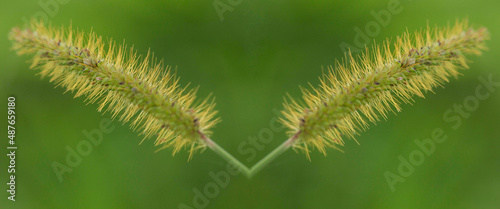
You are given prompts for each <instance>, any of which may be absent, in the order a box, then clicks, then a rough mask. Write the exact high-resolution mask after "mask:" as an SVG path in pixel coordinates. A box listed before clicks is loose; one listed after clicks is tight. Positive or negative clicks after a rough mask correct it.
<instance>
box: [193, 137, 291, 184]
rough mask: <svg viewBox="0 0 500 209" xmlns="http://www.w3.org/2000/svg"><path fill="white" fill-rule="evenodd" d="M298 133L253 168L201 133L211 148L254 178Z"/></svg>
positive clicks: (289, 144)
mask: <svg viewBox="0 0 500 209" xmlns="http://www.w3.org/2000/svg"><path fill="white" fill-rule="evenodd" d="M298 134H299V133H297V134H295V135H294V136H293V137H291V138H289V139H288V140H286V141H285V142H283V143H282V144H281V145H280V146H279V147H277V148H276V149H274V150H273V151H272V152H270V153H269V154H268V155H266V156H265V157H264V158H262V159H261V160H260V161H259V162H257V163H256V164H255V165H254V166H252V167H251V168H248V167H247V166H246V165H245V164H243V163H242V162H240V161H239V160H238V159H236V158H235V157H234V156H233V155H231V154H230V153H229V152H227V151H226V150H225V149H224V148H222V147H220V146H219V145H218V144H217V143H215V142H214V141H212V140H211V139H210V138H208V137H206V136H205V135H203V134H202V135H201V137H202V139H203V140H204V141H205V143H206V144H207V146H208V148H210V149H211V150H212V151H214V152H215V153H217V154H218V155H219V156H221V157H222V158H224V159H225V160H226V161H227V162H228V163H231V164H232V165H233V166H235V167H237V168H238V169H239V170H240V172H241V173H243V174H244V175H245V176H246V177H248V178H252V177H253V176H254V175H255V174H257V173H258V172H259V171H261V170H262V169H263V168H264V167H265V166H267V165H268V164H269V163H271V162H272V161H273V160H274V159H276V157H278V156H280V155H281V154H283V153H284V152H285V151H286V150H288V148H290V147H291V146H292V145H293V143H294V142H295V140H296V139H297V137H298Z"/></svg>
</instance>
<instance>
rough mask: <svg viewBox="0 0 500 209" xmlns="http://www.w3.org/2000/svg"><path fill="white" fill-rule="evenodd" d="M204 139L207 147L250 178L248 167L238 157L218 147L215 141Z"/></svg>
mask: <svg viewBox="0 0 500 209" xmlns="http://www.w3.org/2000/svg"><path fill="white" fill-rule="evenodd" d="M204 140H205V141H206V142H207V146H208V148H210V149H211V150H212V151H214V152H215V153H217V154H218V155H219V156H221V157H222V158H224V159H225V160H226V161H227V162H228V163H231V164H233V166H236V167H237V168H238V169H239V170H240V172H242V173H243V174H244V175H245V176H246V177H248V178H250V177H251V175H250V169H248V167H247V166H245V165H244V164H243V163H241V162H240V161H239V160H238V159H236V158H235V157H234V156H233V155H231V154H230V153H229V152H227V151H226V150H225V149H224V148H222V147H220V146H219V145H218V144H217V143H215V142H214V141H212V140H211V139H209V138H204Z"/></svg>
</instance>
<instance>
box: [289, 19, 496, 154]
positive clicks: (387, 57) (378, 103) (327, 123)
mask: <svg viewBox="0 0 500 209" xmlns="http://www.w3.org/2000/svg"><path fill="white" fill-rule="evenodd" d="M487 38H488V32H487V30H486V29H485V28H481V29H478V30H474V29H472V28H469V26H468V25H467V21H462V22H459V21H457V23H456V24H455V26H453V27H447V28H444V29H440V28H434V29H430V28H429V27H427V30H426V31H423V32H422V31H420V32H415V34H413V35H411V34H408V33H405V34H404V35H403V36H402V37H398V38H397V39H396V42H395V43H394V46H393V47H391V44H390V42H389V41H386V42H385V44H383V45H382V47H379V46H377V45H374V46H373V47H372V49H371V50H372V51H370V50H369V49H366V52H364V53H363V54H362V55H360V56H359V57H357V59H354V58H353V56H352V54H351V53H348V54H347V55H346V58H345V60H344V61H343V62H342V63H339V62H337V65H336V68H335V69H333V68H332V67H330V68H329V72H328V73H327V74H325V75H323V77H322V78H321V79H320V81H321V84H320V86H319V88H312V90H307V89H303V100H304V101H303V102H296V101H295V100H293V99H290V100H289V101H287V102H285V104H284V106H285V110H284V111H283V114H284V118H282V120H281V121H282V122H283V123H284V124H285V125H286V126H287V127H288V128H289V132H288V133H289V135H290V136H291V137H293V139H294V140H295V143H294V147H295V148H299V149H302V150H305V152H306V153H307V156H308V157H309V154H308V153H309V148H310V147H315V148H317V149H318V150H319V151H320V152H322V153H325V148H326V147H333V148H338V146H342V145H344V140H343V138H344V137H345V136H347V137H349V138H353V137H354V135H357V134H358V132H359V131H363V130H365V129H366V128H367V127H368V121H369V122H371V123H375V122H376V121H378V120H379V118H380V116H381V117H383V118H386V116H387V113H388V112H389V111H394V110H393V109H395V110H396V111H400V107H399V104H401V103H409V102H411V101H412V96H414V95H417V96H420V97H424V93H425V92H427V91H432V88H434V87H436V86H441V85H442V84H443V83H445V82H448V78H449V77H457V75H459V74H460V73H459V70H460V69H464V68H467V67H468V66H467V64H466V58H465V55H468V54H480V50H481V49H485V46H484V40H485V39H487ZM391 48H392V49H391Z"/></svg>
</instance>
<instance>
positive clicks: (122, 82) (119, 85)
mask: <svg viewBox="0 0 500 209" xmlns="http://www.w3.org/2000/svg"><path fill="white" fill-rule="evenodd" d="M9 39H10V40H12V41H13V49H14V50H16V51H17V53H18V54H20V55H21V54H32V55H34V57H33V59H32V65H31V68H33V69H36V70H40V73H39V74H40V75H41V77H42V78H44V77H50V82H55V83H56V84H57V86H62V87H64V88H66V89H67V91H71V92H74V93H75V97H79V96H82V95H84V96H86V101H88V102H89V103H94V102H96V101H98V103H99V108H98V110H99V111H101V110H102V109H103V108H105V107H106V111H107V110H109V111H110V112H111V113H112V116H113V118H115V117H119V120H120V121H122V122H124V123H125V122H127V121H130V122H131V128H132V129H134V130H135V129H138V130H139V131H140V133H141V134H143V135H144V136H145V137H144V139H146V138H148V137H151V136H156V141H155V145H157V146H160V149H159V150H161V149H163V148H166V147H173V153H174V154H175V153H176V152H178V151H179V150H180V149H181V148H183V147H185V148H188V149H189V152H190V157H191V155H192V154H193V152H194V151H195V150H198V149H200V148H204V147H206V145H207V144H206V142H205V141H204V139H206V137H207V136H208V135H210V133H211V132H210V130H209V129H210V128H212V127H213V126H214V125H215V124H216V123H217V122H218V121H219V119H218V118H215V115H216V111H215V110H214V106H215V104H214V103H213V100H212V99H208V98H207V99H205V100H203V101H200V102H195V93H196V90H195V89H191V90H190V89H188V88H187V86H186V87H183V88H181V87H180V85H179V78H178V77H177V76H176V75H175V74H173V73H172V72H171V71H170V69H169V68H168V67H164V66H163V64H162V62H159V63H158V64H157V63H156V59H155V58H154V57H153V56H152V55H151V54H150V53H148V54H147V55H146V56H145V57H141V56H139V55H137V54H136V52H135V51H134V50H133V49H132V48H130V49H127V47H126V46H117V45H116V43H115V42H114V41H110V42H109V45H108V46H105V43H104V42H103V40H102V38H101V37H100V36H97V35H96V34H95V33H93V32H91V33H90V34H88V35H86V34H84V33H82V32H74V31H73V30H72V29H71V27H70V28H68V29H65V28H60V29H55V28H53V27H50V26H45V25H44V24H43V22H39V21H32V22H31V24H30V25H29V26H28V27H26V28H25V29H19V28H14V29H12V31H11V32H10V34H9ZM127 51H128V52H127ZM144 139H143V140H144Z"/></svg>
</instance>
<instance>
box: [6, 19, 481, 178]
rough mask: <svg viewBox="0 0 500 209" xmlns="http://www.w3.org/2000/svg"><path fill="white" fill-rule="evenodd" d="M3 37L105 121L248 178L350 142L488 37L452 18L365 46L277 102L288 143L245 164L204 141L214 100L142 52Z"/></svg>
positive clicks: (48, 31) (79, 38) (29, 32)
mask: <svg viewBox="0 0 500 209" xmlns="http://www.w3.org/2000/svg"><path fill="white" fill-rule="evenodd" d="M9 38H10V39H11V40H12V41H13V42H14V46H13V48H14V50H16V51H17V52H18V53H19V54H34V58H33V59H32V65H31V68H34V69H39V70H40V74H41V76H42V77H45V76H48V77H51V79H50V81H51V82H52V81H55V82H56V83H57V85H60V86H63V87H65V88H66V89H67V90H68V91H72V92H74V91H76V93H75V97H77V96H82V95H84V96H86V98H87V100H88V101H89V103H93V102H96V101H99V103H100V105H99V110H101V109H103V108H105V107H107V110H109V111H110V112H112V115H113V117H118V116H119V120H120V121H123V122H128V121H131V125H132V127H133V129H138V130H139V131H140V132H141V133H142V134H143V135H144V136H145V138H149V137H151V136H156V140H155V145H157V146H160V149H164V148H167V147H173V154H175V153H176V152H178V151H179V150H181V149H182V148H187V149H188V150H189V153H190V155H189V158H191V157H192V155H193V153H194V152H196V151H197V150H203V149H204V148H206V147H208V148H209V149H211V150H213V151H215V152H216V153H217V154H219V155H220V156H221V157H223V158H224V159H225V160H227V161H228V162H230V163H232V164H233V165H234V166H236V167H238V168H239V169H240V171H242V172H243V174H245V175H246V176H248V177H251V176H253V175H254V174H256V173H257V172H258V171H260V170H261V169H262V168H264V167H265V166H266V165H267V164H268V163H270V162H272V160H274V159H275V158H276V157H277V156H279V155H280V154H281V153H283V152H285V151H286V150H288V149H289V148H291V147H293V148H295V149H298V150H303V151H304V153H306V156H307V157H308V158H310V156H309V153H310V150H311V149H317V150H319V151H320V152H322V153H323V154H326V149H327V148H328V147H332V148H336V149H339V147H340V146H343V145H344V144H345V141H344V140H343V138H345V137H347V138H353V139H354V136H355V135H357V134H359V132H361V131H364V130H366V129H367V127H368V124H369V123H375V122H377V121H379V120H380V118H386V117H387V114H388V113H389V112H394V110H396V111H400V104H401V103H410V102H412V101H413V100H412V97H413V96H415V95H416V96H420V97H423V96H424V93H425V92H427V91H432V89H433V88H434V87H436V86H442V84H444V83H445V82H448V81H449V78H450V77H457V75H459V74H460V72H459V71H460V70H461V69H464V68H468V66H467V63H466V58H465V56H466V55H469V54H480V52H481V51H480V50H482V49H485V48H486V47H485V45H484V40H486V39H487V38H488V32H487V30H486V29H485V28H480V29H478V30H474V29H472V28H471V27H469V26H468V23H467V21H466V20H464V21H457V22H456V24H455V25H454V26H453V27H450V26H448V27H446V28H437V27H436V28H433V29H431V28H429V27H427V29H426V30H424V31H419V32H416V33H415V34H413V35H411V34H409V33H408V32H406V33H405V34H404V35H403V36H401V37H398V38H397V39H396V41H395V43H394V44H393V45H391V42H390V41H386V42H385V43H384V44H383V45H382V46H380V47H379V46H377V45H374V46H373V47H372V48H371V50H372V51H369V50H370V49H369V48H367V50H366V51H365V52H364V53H362V54H361V55H360V56H358V57H356V58H354V57H353V55H352V54H351V53H348V54H347V55H346V58H345V60H344V61H343V62H337V63H336V67H335V69H334V68H333V67H330V68H329V71H328V73H326V74H324V75H323V76H322V77H321V78H320V85H319V87H311V88H310V89H303V99H302V100H300V101H297V100H295V99H293V98H290V99H287V100H286V101H285V104H284V111H283V118H281V122H282V123H283V124H284V125H285V126H287V127H288V129H289V131H288V132H287V133H288V135H289V139H288V140H286V141H285V142H284V143H282V144H281V145H280V146H279V147H278V148H276V149H275V150H273V151H272V152H271V153H269V154H268V155H267V156H266V157H264V158H263V159H262V160H261V161H259V162H257V163H256V164H255V165H254V166H253V167H251V168H248V167H246V166H245V165H244V164H242V163H241V162H240V161H238V160H237V159H236V158H235V157H234V156H232V155H231V154H229V153H228V152H227V151H226V150H224V149H223V148H222V147H220V146H219V145H218V144H217V143H215V142H214V141H212V140H211V139H210V134H211V131H210V128H212V127H213V126H215V125H216V124H217V123H218V122H219V121H220V120H219V119H218V118H216V116H215V115H216V111H215V104H214V102H213V100H211V99H205V100H202V101H201V102H198V103H197V102H195V93H196V91H195V90H188V89H187V87H184V88H181V87H180V85H179V78H178V77H177V76H176V75H174V74H172V73H171V71H170V70H169V69H168V68H167V69H166V70H165V67H164V66H163V65H162V64H161V62H160V64H155V63H156V61H155V59H154V58H152V56H150V54H148V55H147V56H146V57H145V58H143V59H142V61H141V58H140V56H137V55H136V53H135V52H134V51H133V49H130V52H128V53H126V51H127V48H126V47H125V46H117V45H116V44H115V43H114V42H113V41H110V43H109V46H108V47H107V49H105V46H104V45H105V44H104V42H103V41H102V38H101V37H99V36H97V35H95V34H94V33H90V35H88V36H86V35H85V34H84V33H81V32H80V33H74V32H73V30H72V29H71V28H69V29H64V28H61V29H54V28H52V27H50V26H49V27H46V26H45V25H44V24H43V23H42V22H39V21H32V23H31V25H30V26H28V27H27V28H25V29H23V30H21V29H18V28H14V29H13V30H12V31H11V33H10V36H9Z"/></svg>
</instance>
